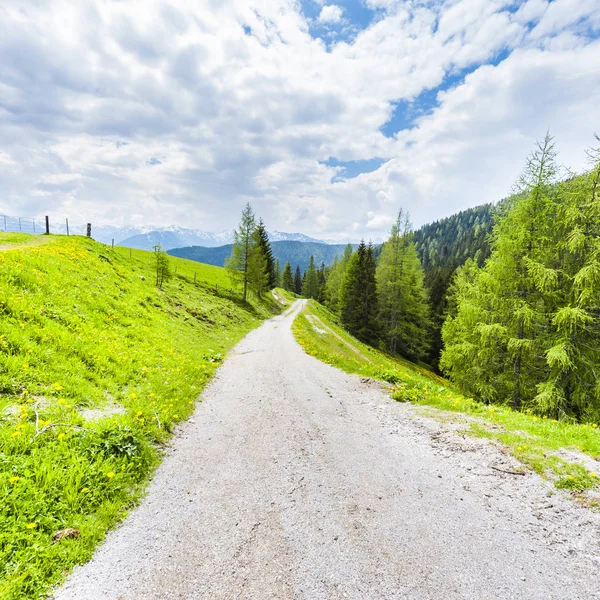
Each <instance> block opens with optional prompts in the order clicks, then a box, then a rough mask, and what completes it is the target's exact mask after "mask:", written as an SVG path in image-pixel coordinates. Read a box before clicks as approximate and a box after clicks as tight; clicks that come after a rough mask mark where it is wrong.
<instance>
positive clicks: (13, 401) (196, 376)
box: [0, 234, 281, 600]
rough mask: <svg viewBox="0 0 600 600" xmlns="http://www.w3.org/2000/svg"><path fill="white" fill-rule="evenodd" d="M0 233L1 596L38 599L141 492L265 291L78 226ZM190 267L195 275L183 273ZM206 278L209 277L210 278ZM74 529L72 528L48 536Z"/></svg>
mask: <svg viewBox="0 0 600 600" xmlns="http://www.w3.org/2000/svg"><path fill="white" fill-rule="evenodd" d="M36 239H39V238H33V236H25V237H24V236H22V235H20V234H6V235H5V234H3V235H2V237H0V244H2V245H4V246H5V247H6V245H16V244H26V245H25V246H22V247H19V248H13V249H11V250H8V251H1V252H0V495H1V498H2V501H1V503H0V597H1V598H3V599H7V600H8V599H16V598H28V599H29V598H38V597H42V596H43V595H44V594H45V593H46V592H47V591H48V589H49V588H50V586H51V585H53V584H55V583H56V582H58V581H60V580H61V578H62V577H63V575H64V573H66V572H68V570H69V569H70V568H71V567H72V566H73V565H75V564H76V563H81V562H84V561H86V560H88V559H89V558H90V557H91V555H92V551H93V549H94V547H95V546H96V545H97V544H98V542H100V541H101V540H102V539H103V537H104V535H105V533H106V531H107V530H108V529H109V528H110V527H112V526H113V525H114V524H115V523H117V522H118V521H119V520H120V519H122V518H123V516H124V515H125V514H126V511H127V509H128V508H130V507H131V506H132V505H133V504H134V503H135V501H136V500H137V499H138V498H139V497H140V494H141V493H142V491H143V488H144V485H145V483H146V482H147V481H148V478H149V476H150V474H151V472H152V469H153V468H154V467H155V466H156V465H157V463H158V462H159V459H160V449H159V448H160V445H161V444H162V443H164V442H165V441H166V440H167V439H168V437H169V435H170V432H171V431H172V429H173V427H174V426H175V425H176V424H177V423H178V422H180V421H182V420H184V419H186V418H187V417H188V416H189V415H190V414H191V413H192V411H193V410H194V408H195V402H196V399H197V397H198V395H199V393H200V392H201V391H202V388H203V387H204V385H205V384H206V383H207V381H208V380H209V379H210V377H211V375H212V374H213V372H214V371H215V369H216V367H217V366H218V365H219V363H220V362H221V361H222V359H223V357H224V356H225V353H226V352H227V351H228V350H229V349H230V348H231V347H232V346H233V345H234V344H235V343H236V342H237V341H238V340H240V339H241V338H242V337H243V336H244V335H245V334H246V333H247V332H248V331H250V330H251V329H252V328H254V327H256V326H257V325H258V324H259V323H260V322H261V320H262V319H263V318H265V317H267V316H270V315H272V314H274V313H276V312H279V311H280V310H281V307H280V306H279V305H278V303H276V302H275V301H274V299H273V298H272V297H270V296H269V297H268V298H265V299H264V300H263V301H261V302H260V303H259V302H256V301H255V300H254V301H253V303H252V304H251V305H244V304H243V303H242V302H241V300H240V299H239V297H234V298H231V297H230V296H229V293H228V291H227V290H228V289H229V287H230V284H229V279H228V278H227V275H226V273H225V271H224V270H223V269H220V268H218V267H213V266H209V265H202V264H198V263H193V262H190V261H186V260H183V259H176V258H171V266H172V270H175V268H176V269H177V275H175V276H174V277H173V278H172V279H171V281H170V282H168V283H167V284H166V285H165V287H164V290H163V291H161V290H157V289H156V288H155V287H154V278H153V262H152V258H153V257H152V255H151V253H148V252H143V251H136V250H134V251H133V252H132V253H131V257H130V252H129V249H125V248H114V249H111V248H109V247H106V246H104V245H102V244H98V243H95V242H93V241H92V240H88V239H86V238H83V237H66V236H48V237H44V238H43V243H39V242H37V243H36V244H33V245H27V244H29V243H30V242H32V241H34V242H35V241H36ZM194 272H196V278H197V283H196V284H194V283H193V279H194ZM217 287H218V289H217ZM67 527H73V528H76V529H78V530H79V531H80V533H81V535H80V537H79V538H78V539H65V540H63V541H61V542H59V543H56V544H53V543H52V536H53V534H54V533H55V532H56V531H58V530H61V529H64V528H67Z"/></svg>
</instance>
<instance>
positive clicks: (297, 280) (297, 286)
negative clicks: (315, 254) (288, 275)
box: [294, 265, 302, 295]
mask: <svg viewBox="0 0 600 600" xmlns="http://www.w3.org/2000/svg"><path fill="white" fill-rule="evenodd" d="M294 291H295V292H296V294H298V295H300V294H302V273H301V271H300V265H296V274H295V275H294Z"/></svg>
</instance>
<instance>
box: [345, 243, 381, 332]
mask: <svg viewBox="0 0 600 600" xmlns="http://www.w3.org/2000/svg"><path fill="white" fill-rule="evenodd" d="M340 309H341V310H340V315H341V320H342V324H343V325H344V327H345V328H346V329H347V330H348V331H349V332H350V333H351V334H353V335H354V336H356V337H357V338H358V339H360V340H362V341H363V342H366V343H368V344H376V343H377V340H378V326H377V285H376V280H375V259H374V257H373V247H372V246H371V244H369V246H367V245H366V244H365V242H364V241H362V242H361V243H360V245H359V246H358V250H357V251H356V253H355V254H353V255H352V258H351V259H350V262H349V264H348V268H347V270H346V274H345V275H344V280H343V282H342V287H341V292H340Z"/></svg>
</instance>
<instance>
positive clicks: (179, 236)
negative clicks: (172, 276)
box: [50, 223, 342, 250]
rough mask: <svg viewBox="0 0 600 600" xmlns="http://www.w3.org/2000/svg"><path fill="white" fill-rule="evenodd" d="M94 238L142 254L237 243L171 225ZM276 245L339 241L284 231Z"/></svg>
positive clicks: (115, 230) (95, 232) (227, 235)
mask: <svg viewBox="0 0 600 600" xmlns="http://www.w3.org/2000/svg"><path fill="white" fill-rule="evenodd" d="M50 229H51V231H52V232H53V233H66V223H52V224H51V228H50ZM69 232H70V233H71V234H76V235H85V226H79V227H76V226H74V225H70V226H69ZM92 237H93V238H94V239H95V240H97V241H99V242H102V243H104V244H110V243H112V240H114V241H115V244H116V245H119V246H126V247H128V248H129V247H130V248H139V249H141V250H151V249H152V247H153V246H155V245H156V244H160V245H161V246H162V247H163V248H164V249H165V250H170V249H171V248H184V247H188V246H204V247H206V248H216V247H218V246H224V245H226V244H231V243H233V231H219V232H216V233H214V232H210V231H202V230H201V229H186V228H185V227H178V226H176V225H171V226H167V227H157V226H155V225H145V226H140V227H114V226H95V225H92ZM269 239H270V240H271V241H272V242H285V241H293V242H312V243H319V244H339V243H342V242H340V241H339V240H328V241H325V240H319V239H316V238H313V237H310V236H308V235H304V234H303V233H286V232H284V231H271V232H269Z"/></svg>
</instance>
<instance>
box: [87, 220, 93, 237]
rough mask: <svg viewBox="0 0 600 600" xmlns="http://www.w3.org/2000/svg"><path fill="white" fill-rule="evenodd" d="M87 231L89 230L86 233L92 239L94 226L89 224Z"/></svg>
mask: <svg viewBox="0 0 600 600" xmlns="http://www.w3.org/2000/svg"><path fill="white" fill-rule="evenodd" d="M86 229H87V231H86V235H87V236H88V237H89V238H91V237H92V224H91V223H88V224H87V228H86Z"/></svg>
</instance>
